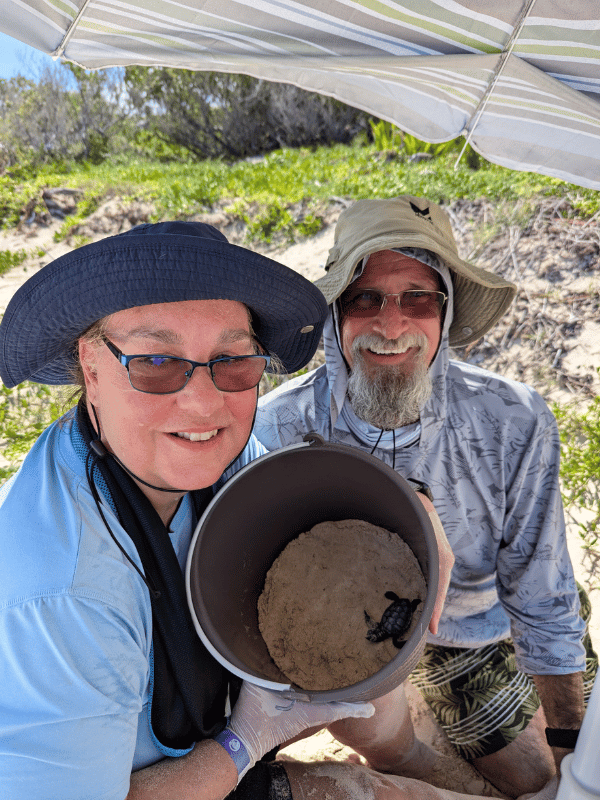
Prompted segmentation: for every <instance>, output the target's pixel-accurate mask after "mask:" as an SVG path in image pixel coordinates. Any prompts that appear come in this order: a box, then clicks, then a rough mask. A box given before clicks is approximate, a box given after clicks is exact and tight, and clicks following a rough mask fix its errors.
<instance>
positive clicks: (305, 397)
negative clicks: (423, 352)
mask: <svg viewBox="0 0 600 800" xmlns="http://www.w3.org/2000/svg"><path fill="white" fill-rule="evenodd" d="M448 324H449V322H448V321H447V322H446V324H445V326H444V333H443V336H442V343H441V345H440V348H439V351H438V353H437V355H436V358H435V360H434V362H433V364H432V366H431V368H430V369H431V373H432V378H433V393H432V396H431V398H430V399H429V401H428V402H427V404H426V405H425V407H424V408H423V410H422V413H421V418H420V424H419V423H417V424H416V425H413V426H409V427H408V428H403V429H399V430H397V431H395V432H393V433H392V432H391V431H385V432H384V434H383V436H381V439H380V441H379V445H378V446H377V448H376V450H375V455H377V456H378V457H379V458H381V459H382V460H383V461H385V462H386V463H388V464H389V465H391V466H393V467H394V468H395V469H396V470H397V472H399V473H400V474H401V475H403V476H404V477H406V478H411V479H414V480H417V481H423V482H425V483H426V484H428V485H429V486H430V487H431V490H432V492H433V496H434V502H435V507H436V510H437V512H438V514H439V516H440V519H441V521H442V524H443V526H444V529H445V531H446V535H447V537H448V540H449V542H450V545H451V547H452V550H453V552H454V555H455V559H456V561H455V565H454V568H453V571H452V579H451V583H450V587H449V590H448V594H447V598H446V604H445V607H444V612H443V614H442V619H441V621H440V626H439V632H438V634H437V635H436V636H435V637H434V636H431V634H430V635H429V640H430V641H432V642H435V643H437V644H441V645H448V646H455V647H478V646H482V645H484V644H487V643H490V642H494V641H498V640H501V639H505V638H507V637H509V636H512V638H513V640H514V644H515V650H516V656H517V662H518V664H519V667H520V668H521V669H522V670H523V671H525V672H529V673H531V674H563V673H571V672H577V671H580V670H583V669H584V649H583V646H582V644H581V638H582V635H583V632H584V623H583V620H582V619H581V618H580V617H579V614H578V611H579V599H578V595H577V589H576V584H575V580H574V576H573V569H572V565H571V561H570V558H569V554H568V551H567V544H566V533H565V523H564V515H563V509H562V502H561V496H560V489H559V480H558V470H559V455H560V448H559V438H558V430H557V426H556V421H555V419H554V416H553V415H552V413H551V412H550V410H549V408H548V407H547V405H546V403H545V402H544V401H543V400H542V398H541V397H540V396H539V395H538V394H537V393H536V392H535V391H534V390H533V389H531V388H530V387H529V386H526V385H524V384H521V383H517V382H515V381H511V380H508V379H506V378H503V377H501V376H498V375H495V374H492V373H490V372H487V371H485V370H482V369H479V368H477V367H474V366H471V365H469V364H465V363H462V362H458V361H452V360H449V358H448V346H447V327H448ZM325 351H326V357H327V364H326V365H324V366H322V367H320V368H318V369H317V370H314V371H312V372H310V373H308V374H306V375H303V376H301V377H299V378H295V379H292V380H291V381H289V382H288V383H286V384H284V385H283V386H281V387H279V388H278V389H276V390H274V391H273V392H270V393H269V394H267V395H265V396H264V397H262V398H261V400H260V404H259V412H258V414H257V421H256V426H255V430H254V432H255V434H256V436H257V438H258V439H259V440H260V441H261V442H262V443H263V445H264V446H265V447H266V448H267V449H268V450H274V449H278V448H280V447H284V446H286V445H289V444H295V443H298V442H301V441H302V438H303V436H304V435H305V434H306V433H307V432H309V431H316V432H317V433H319V434H320V435H321V436H323V437H324V438H325V439H326V440H329V441H332V442H338V443H342V444H346V445H350V446H353V447H359V448H361V449H363V450H367V451H369V452H370V451H371V450H372V448H373V446H374V445H375V443H376V442H377V439H378V437H379V436H380V435H381V431H380V430H378V429H376V428H373V427H372V426H370V425H368V424H367V423H365V422H363V421H362V420H359V419H358V418H357V417H356V416H355V415H354V414H353V412H352V409H351V408H350V404H349V402H348V400H347V399H346V397H345V390H346V384H347V370H346V366H345V363H344V361H343V359H342V357H341V354H340V351H339V347H338V345H337V338H336V336H335V332H334V322H333V320H332V318H331V315H330V319H329V321H328V323H327V325H326V330H325Z"/></svg>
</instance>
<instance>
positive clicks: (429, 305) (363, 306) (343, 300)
mask: <svg viewBox="0 0 600 800" xmlns="http://www.w3.org/2000/svg"><path fill="white" fill-rule="evenodd" d="M388 297H395V298H396V303H397V304H398V308H400V309H401V311H402V313H403V314H405V315H406V316H407V317H412V318H413V319H432V318H433V317H439V316H440V315H441V313H442V308H443V307H444V303H445V302H446V299H447V296H446V295H445V294H444V292H435V291H431V290H429V289H409V290H408V291H405V292H397V293H395V294H384V292H380V291H378V290H377V289H362V288H355V289H348V290H346V291H345V292H344V293H343V294H342V295H341V297H340V305H341V308H342V313H343V314H347V315H349V316H352V317H375V316H377V314H379V312H380V311H381V310H382V309H383V308H384V307H385V304H386V303H387V299H388Z"/></svg>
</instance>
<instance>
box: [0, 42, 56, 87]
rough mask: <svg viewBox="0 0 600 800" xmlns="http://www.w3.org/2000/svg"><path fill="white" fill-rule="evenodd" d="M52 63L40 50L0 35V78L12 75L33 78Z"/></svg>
mask: <svg viewBox="0 0 600 800" xmlns="http://www.w3.org/2000/svg"><path fill="white" fill-rule="evenodd" d="M53 63H54V61H53V60H52V58H51V57H50V56H48V55H46V54H45V53H42V52H41V51H40V50H36V49H35V48H33V47H29V46H28V45H26V44H23V42H19V41H18V40H17V39H13V38H12V36H7V35H6V34H4V33H0V78H12V77H13V76H14V75H25V77H27V78H35V77H36V76H37V75H38V73H39V72H40V70H41V69H43V67H44V66H46V65H52V64H53Z"/></svg>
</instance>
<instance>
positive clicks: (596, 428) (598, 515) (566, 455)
mask: <svg viewBox="0 0 600 800" xmlns="http://www.w3.org/2000/svg"><path fill="white" fill-rule="evenodd" d="M553 410H554V413H555V415H556V418H557V420H558V426H559V430H560V439H561V446H562V462H561V478H562V484H563V499H564V501H565V506H566V507H567V508H570V507H572V508H576V509H579V510H580V511H583V512H585V514H586V517H588V519H587V520H586V521H585V522H580V523H579V527H580V536H581V539H582V544H583V546H584V547H585V548H586V549H588V550H596V551H597V550H598V549H599V548H598V540H599V538H600V397H594V398H593V400H592V401H591V403H590V404H589V406H588V407H587V408H584V409H583V410H582V409H581V408H580V407H579V406H577V407H575V406H568V407H563V408H561V407H559V406H555V407H554V409H553Z"/></svg>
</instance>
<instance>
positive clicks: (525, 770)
mask: <svg viewBox="0 0 600 800" xmlns="http://www.w3.org/2000/svg"><path fill="white" fill-rule="evenodd" d="M545 727H546V719H545V717H544V712H543V710H542V709H541V708H539V709H538V710H537V711H536V713H535V714H534V715H533V717H532V719H531V721H530V722H529V724H528V725H527V727H526V728H525V729H524V730H523V731H522V732H521V733H520V734H519V735H518V736H517V737H516V739H514V740H513V741H512V742H510V743H509V744H507V745H506V746H505V747H503V748H501V749H500V750H497V751H496V752H495V753H491V754H490V755H486V756H481V757H479V758H474V759H472V761H471V763H472V764H473V766H474V767H475V768H476V769H477V771H478V772H480V773H481V774H482V775H483V776H485V777H486V778H487V779H488V780H489V781H491V783H493V784H494V786H496V787H497V788H498V789H500V790H501V791H502V792H504V793H505V794H507V795H508V796H509V797H519V796H520V795H522V794H525V793H527V792H537V791H539V790H540V789H542V787H544V786H545V785H546V784H547V783H548V782H549V781H550V780H551V779H552V777H553V776H554V775H555V773H556V768H555V764H554V758H553V756H552V751H551V749H550V747H548V744H547V742H546V736H545Z"/></svg>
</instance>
